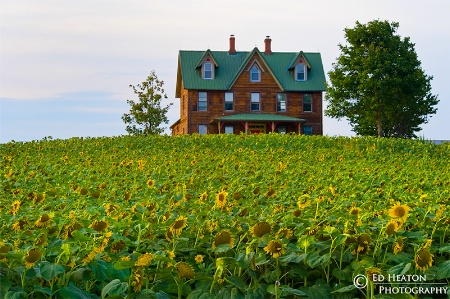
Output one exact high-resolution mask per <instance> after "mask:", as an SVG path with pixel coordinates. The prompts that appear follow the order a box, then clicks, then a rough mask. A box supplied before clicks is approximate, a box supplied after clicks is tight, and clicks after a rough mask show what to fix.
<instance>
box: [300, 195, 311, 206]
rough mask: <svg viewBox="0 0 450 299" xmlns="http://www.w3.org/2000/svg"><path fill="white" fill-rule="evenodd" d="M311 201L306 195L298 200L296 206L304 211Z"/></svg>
mask: <svg viewBox="0 0 450 299" xmlns="http://www.w3.org/2000/svg"><path fill="white" fill-rule="evenodd" d="M310 203H311V200H310V198H309V195H308V194H304V195H302V196H300V197H299V198H298V201H297V205H298V207H299V208H300V209H304V208H306V207H308V206H309V204H310Z"/></svg>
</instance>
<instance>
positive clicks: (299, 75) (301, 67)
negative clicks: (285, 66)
mask: <svg viewBox="0 0 450 299" xmlns="http://www.w3.org/2000/svg"><path fill="white" fill-rule="evenodd" d="M300 61H301V60H300ZM306 75H307V72H306V65H305V64H304V63H303V62H299V63H297V65H296V66H295V80H297V81H306Z"/></svg>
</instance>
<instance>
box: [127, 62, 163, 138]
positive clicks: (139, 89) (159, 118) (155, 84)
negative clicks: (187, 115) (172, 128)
mask: <svg viewBox="0 0 450 299" xmlns="http://www.w3.org/2000/svg"><path fill="white" fill-rule="evenodd" d="M163 85H164V82H163V81H160V80H158V77H157V76H156V73H155V71H154V70H153V71H151V73H150V75H149V76H148V77H147V79H146V80H145V81H144V82H142V83H141V84H137V85H136V86H134V85H131V84H130V87H131V88H132V89H133V92H134V93H135V94H136V95H137V97H138V101H133V100H127V103H128V104H130V106H131V108H130V111H129V113H125V114H124V115H123V116H122V120H123V122H124V123H125V124H126V125H127V127H126V131H127V132H128V133H129V134H133V135H148V134H161V133H163V132H164V128H163V127H161V124H163V123H165V124H167V123H168V122H169V120H168V119H167V116H166V114H167V112H168V111H169V108H170V106H171V105H172V103H170V104H169V105H167V106H166V107H161V101H162V100H164V99H167V95H166V94H165V93H164V89H163Z"/></svg>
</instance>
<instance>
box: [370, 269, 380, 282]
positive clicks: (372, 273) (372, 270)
mask: <svg viewBox="0 0 450 299" xmlns="http://www.w3.org/2000/svg"><path fill="white" fill-rule="evenodd" d="M380 274H381V270H380V269H379V268H376V267H370V268H367V269H366V277H367V278H368V279H370V280H371V281H377V278H378V277H379V275H380ZM375 275H376V277H374V276H375Z"/></svg>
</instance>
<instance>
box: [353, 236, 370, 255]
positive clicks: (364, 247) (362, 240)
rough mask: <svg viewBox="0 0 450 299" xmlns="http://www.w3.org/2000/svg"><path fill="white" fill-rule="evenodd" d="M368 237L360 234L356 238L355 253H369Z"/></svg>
mask: <svg viewBox="0 0 450 299" xmlns="http://www.w3.org/2000/svg"><path fill="white" fill-rule="evenodd" d="M370 242H371V240H370V236H369V235H368V234H362V235H360V236H359V237H358V248H357V249H356V251H357V252H358V253H361V254H365V253H368V252H369V251H370V247H369V245H370Z"/></svg>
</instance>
